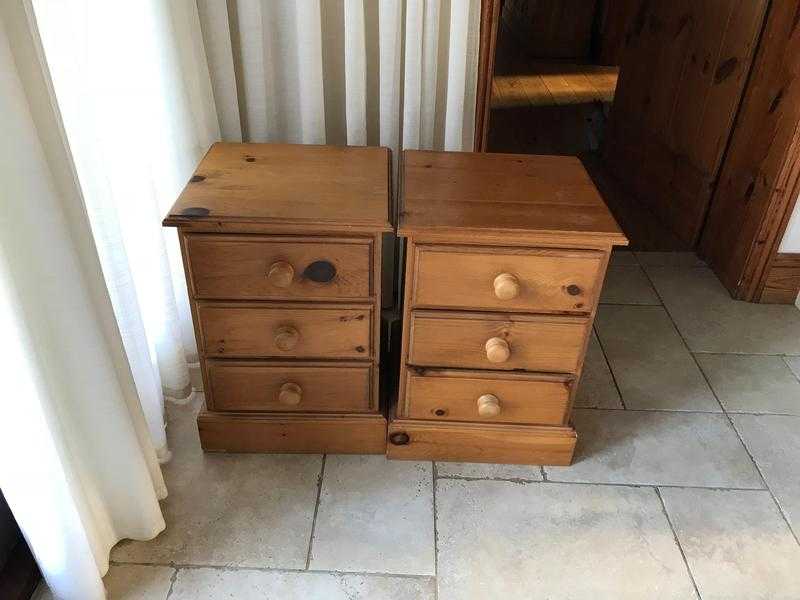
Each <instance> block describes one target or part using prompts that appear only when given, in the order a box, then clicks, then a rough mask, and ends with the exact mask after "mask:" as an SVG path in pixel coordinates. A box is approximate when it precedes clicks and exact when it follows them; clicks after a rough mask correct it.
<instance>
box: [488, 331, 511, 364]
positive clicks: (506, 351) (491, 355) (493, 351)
mask: <svg viewBox="0 0 800 600" xmlns="http://www.w3.org/2000/svg"><path fill="white" fill-rule="evenodd" d="M510 356H511V347H510V346H509V345H508V342H507V341H505V340H504V339H502V338H497V337H493V338H490V339H489V340H487V342H486V358H488V359H489V362H493V363H501V362H506V361H507V360H508V358H509V357H510Z"/></svg>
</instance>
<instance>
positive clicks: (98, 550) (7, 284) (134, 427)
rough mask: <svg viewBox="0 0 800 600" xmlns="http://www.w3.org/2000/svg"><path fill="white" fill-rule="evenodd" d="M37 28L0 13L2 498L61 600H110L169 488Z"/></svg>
mask: <svg viewBox="0 0 800 600" xmlns="http://www.w3.org/2000/svg"><path fill="white" fill-rule="evenodd" d="M31 19H32V14H31V13H30V12H28V11H26V7H25V6H24V5H23V4H22V3H18V2H14V3H12V2H7V3H3V5H2V6H0V114H2V115H3V118H2V119H0V178H2V180H3V182H4V184H3V186H2V187H1V188H0V335H2V337H3V339H4V340H5V342H6V347H8V348H13V351H12V352H8V353H6V354H5V355H4V357H3V363H4V366H5V368H6V369H7V372H6V377H5V378H4V380H5V383H6V388H7V389H6V393H5V394H3V396H2V400H0V403H2V405H3V414H4V418H3V419H0V456H3V457H5V460H2V461H0V486H2V489H3V493H4V495H5V497H6V499H7V501H8V503H9V506H10V507H11V509H12V511H13V512H14V515H15V517H16V519H17V522H18V523H19V524H20V527H21V529H22V531H23V533H24V534H25V536H26V539H27V541H28V543H29V545H30V547H31V549H32V551H33V553H34V555H35V556H36V559H37V561H38V563H39V566H40V568H41V570H42V572H43V574H44V576H45V578H46V579H47V582H48V584H49V586H50V588H51V590H52V591H53V592H54V595H55V596H56V597H58V598H64V599H67V600H73V599H75V600H78V599H80V600H101V599H102V598H104V597H105V591H104V589H103V583H102V580H101V577H102V575H104V574H105V572H106V571H107V569H108V554H109V551H110V549H111V547H112V546H113V545H114V544H116V543H117V542H118V541H119V540H120V539H122V538H137V539H149V538H152V537H154V536H155V535H157V534H158V533H159V532H160V531H161V530H162V529H163V528H164V525H165V524H164V520H163V517H162V515H161V510H160V508H159V505H158V500H159V499H160V498H163V497H165V496H166V487H165V485H164V481H163V478H162V476H161V470H160V468H159V465H158V461H157V457H156V453H155V448H154V446H153V441H152V438H151V435H150V433H149V431H148V427H147V421H146V419H145V415H144V413H143V411H142V406H141V404H140V402H139V398H138V394H137V388H136V385H135V383H134V379H133V374H132V372H131V368H130V366H129V363H128V360H127V356H126V351H125V349H124V347H123V340H122V336H121V335H120V331H119V328H118V326H117V323H116V319H115V316H114V307H112V302H111V298H110V296H109V294H108V291H107V289H106V282H105V281H104V278H103V273H102V271H101V266H100V259H99V256H98V254H97V251H96V247H95V244H94V242H93V240H92V234H91V228H90V225H89V222H88V218H87V213H86V211H85V208H84V205H83V202H82V195H81V192H80V190H79V188H78V186H77V185H76V183H77V181H76V177H75V172H74V168H73V163H72V160H71V156H70V154H69V152H68V148H67V146H66V144H65V140H64V137H63V129H62V127H61V122H60V120H59V114H58V111H57V110H56V109H54V105H53V104H52V103H51V99H52V88H51V86H50V81H49V77H48V74H47V71H46V69H43V65H42V63H41V58H42V55H41V48H40V47H39V44H38V37H37V33H36V30H35V27H34V28H33V29H32V28H31V24H32V20H31Z"/></svg>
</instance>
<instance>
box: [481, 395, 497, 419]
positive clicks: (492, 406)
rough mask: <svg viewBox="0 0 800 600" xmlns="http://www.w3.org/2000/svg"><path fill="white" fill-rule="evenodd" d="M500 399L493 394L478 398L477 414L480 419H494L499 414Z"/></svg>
mask: <svg viewBox="0 0 800 600" xmlns="http://www.w3.org/2000/svg"><path fill="white" fill-rule="evenodd" d="M500 410H501V409H500V399H499V398H498V397H497V396H494V395H493V394H484V395H483V396H481V397H480V398H478V414H479V415H480V416H482V417H496V416H497V415H499V414H500Z"/></svg>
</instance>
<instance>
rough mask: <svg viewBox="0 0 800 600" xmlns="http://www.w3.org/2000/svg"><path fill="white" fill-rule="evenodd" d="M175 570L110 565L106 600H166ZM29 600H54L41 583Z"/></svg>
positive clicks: (104, 581)
mask: <svg viewBox="0 0 800 600" xmlns="http://www.w3.org/2000/svg"><path fill="white" fill-rule="evenodd" d="M174 573H175V569H173V568H171V567H156V566H141V565H112V566H111V568H109V570H108V573H107V574H106V576H105V577H104V578H103V584H104V585H105V586H106V593H107V594H108V600H166V598H167V595H168V594H169V588H170V586H171V585H172V576H173V574H174ZM31 600H54V596H53V594H52V593H51V592H50V590H49V589H48V587H47V584H45V583H44V582H42V583H41V584H40V585H39V587H38V588H37V589H36V592H35V593H34V594H33V596H32V599H31Z"/></svg>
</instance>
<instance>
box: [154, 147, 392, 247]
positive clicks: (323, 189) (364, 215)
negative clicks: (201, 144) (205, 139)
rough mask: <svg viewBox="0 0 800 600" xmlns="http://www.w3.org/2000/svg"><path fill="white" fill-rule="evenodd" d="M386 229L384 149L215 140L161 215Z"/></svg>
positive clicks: (173, 219)
mask: <svg viewBox="0 0 800 600" xmlns="http://www.w3.org/2000/svg"><path fill="white" fill-rule="evenodd" d="M198 221H237V222H252V223H259V224H264V225H270V224H276V225H296V226H302V225H308V226H309V227H314V228H320V229H324V228H326V227H331V228H334V229H341V228H342V227H345V228H349V227H352V228H360V229H364V230H375V231H385V230H389V229H390V228H391V226H390V224H389V151H388V150H387V149H386V148H374V147H372V148H371V147H354V146H312V145H294V144H235V143H223V142H218V143H216V144H214V145H213V146H211V148H210V149H209V151H208V152H207V153H206V155H205V156H204V157H203V159H202V160H201V161H200V164H199V165H198V167H197V170H196V171H195V173H194V175H193V176H192V178H191V179H190V180H189V182H188V183H187V184H186V187H185V188H184V189H183V191H182V192H181V194H180V196H179V197H178V200H177V201H176V202H175V204H174V205H173V206H172V209H170V212H169V214H168V215H167V217H166V218H165V219H164V224H165V225H175V226H181V225H185V224H189V223H194V222H198Z"/></svg>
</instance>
